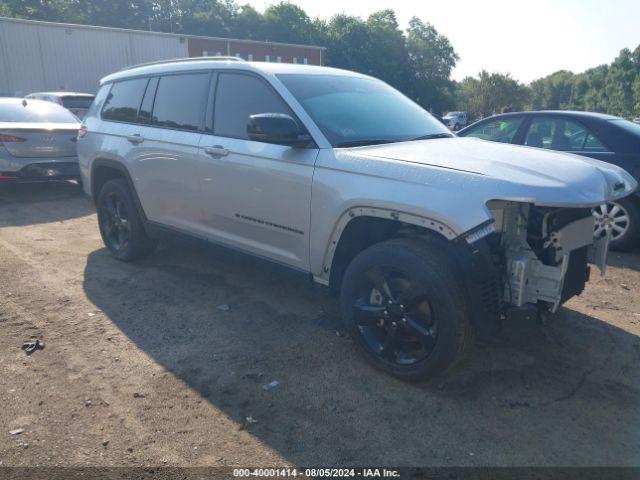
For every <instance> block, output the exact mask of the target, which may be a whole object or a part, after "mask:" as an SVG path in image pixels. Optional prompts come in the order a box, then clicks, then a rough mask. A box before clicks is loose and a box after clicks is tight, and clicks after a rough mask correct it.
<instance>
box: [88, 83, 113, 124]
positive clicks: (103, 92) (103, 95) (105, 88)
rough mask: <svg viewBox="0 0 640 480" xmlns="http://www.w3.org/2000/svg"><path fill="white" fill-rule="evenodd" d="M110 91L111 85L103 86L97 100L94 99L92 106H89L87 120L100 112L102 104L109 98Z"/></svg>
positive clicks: (96, 97) (97, 94)
mask: <svg viewBox="0 0 640 480" xmlns="http://www.w3.org/2000/svg"><path fill="white" fill-rule="evenodd" d="M109 90H111V85H109V84H107V85H103V86H101V87H100V90H98V93H96V96H95V98H94V99H93V101H92V102H91V105H90V106H89V110H87V114H86V115H85V118H89V117H92V116H94V115H95V114H96V113H97V112H99V111H100V109H101V108H102V103H103V102H104V101H105V99H106V98H107V95H108V93H109Z"/></svg>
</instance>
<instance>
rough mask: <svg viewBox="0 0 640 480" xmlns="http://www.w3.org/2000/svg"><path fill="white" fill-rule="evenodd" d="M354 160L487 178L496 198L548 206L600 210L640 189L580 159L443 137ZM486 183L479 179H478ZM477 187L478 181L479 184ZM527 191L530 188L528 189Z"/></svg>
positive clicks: (371, 150) (375, 150) (365, 151)
mask: <svg viewBox="0 0 640 480" xmlns="http://www.w3.org/2000/svg"><path fill="white" fill-rule="evenodd" d="M349 154H350V156H356V157H360V158H362V159H364V158H368V159H379V160H384V161H391V162H402V163H404V164H407V165H412V166H423V167H426V168H430V169H437V170H441V171H442V172H445V171H448V172H451V173H452V174H453V173H455V172H461V173H465V174H472V175H474V176H480V177H485V178H486V180H487V181H488V182H487V183H489V184H491V185H492V187H493V188H492V189H495V191H494V192H493V194H494V195H495V196H493V199H503V200H513V201H526V202H532V203H536V204H538V205H548V206H565V205H575V206H595V205H597V204H600V203H602V202H604V201H609V200H615V199H618V198H622V197H625V196H627V195H629V194H630V193H632V192H633V191H634V190H635V189H636V188H637V183H636V181H635V180H634V179H633V177H632V176H631V175H630V174H628V173H627V172H626V171H625V170H623V169H621V168H619V167H616V166H615V165H612V164H609V163H605V162H601V161H598V160H594V159H591V158H586V157H581V156H578V155H573V154H568V153H562V152H556V151H550V150H543V149H539V148H531V147H522V146H518V145H509V144H503V143H495V142H488V141H484V140H480V139H476V138H459V137H453V138H443V139H432V140H420V141H414V142H401V143H392V144H383V145H374V146H367V147H358V148H352V149H349ZM475 180H476V181H477V182H479V183H482V180H481V179H479V178H476V179H475ZM474 183H476V182H474ZM523 187H525V188H523Z"/></svg>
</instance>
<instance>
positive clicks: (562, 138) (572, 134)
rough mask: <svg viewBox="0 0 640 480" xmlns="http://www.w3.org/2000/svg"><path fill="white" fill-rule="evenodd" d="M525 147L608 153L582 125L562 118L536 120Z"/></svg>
mask: <svg viewBox="0 0 640 480" xmlns="http://www.w3.org/2000/svg"><path fill="white" fill-rule="evenodd" d="M525 145H527V146H529V147H537V148H546V149H549V150H559V151H564V152H580V151H589V152H605V151H607V149H606V147H605V146H604V145H603V144H602V143H601V142H600V141H599V140H598V139H597V138H596V137H595V136H594V135H593V133H591V132H590V131H589V129H588V128H587V127H585V126H584V125H583V124H582V123H579V122H576V121H574V120H570V119H566V118H560V117H539V118H534V119H533V120H532V121H531V124H530V125H529V131H528V132H527V136H526V138H525Z"/></svg>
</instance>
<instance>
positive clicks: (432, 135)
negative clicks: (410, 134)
mask: <svg viewBox="0 0 640 480" xmlns="http://www.w3.org/2000/svg"><path fill="white" fill-rule="evenodd" d="M454 136H455V135H452V134H451V133H428V134H427V135H421V136H419V137H416V138H412V139H411V141H414V140H431V139H432V138H453V137H454Z"/></svg>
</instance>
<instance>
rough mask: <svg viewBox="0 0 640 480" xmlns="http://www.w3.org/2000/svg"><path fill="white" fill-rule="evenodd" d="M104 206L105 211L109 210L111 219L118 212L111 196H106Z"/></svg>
mask: <svg viewBox="0 0 640 480" xmlns="http://www.w3.org/2000/svg"><path fill="white" fill-rule="evenodd" d="M105 207H106V208H107V211H108V212H109V216H110V217H111V218H112V219H113V217H115V216H116V215H117V214H118V209H117V207H116V204H115V200H114V199H113V197H112V196H109V197H107V199H106V202H105Z"/></svg>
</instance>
